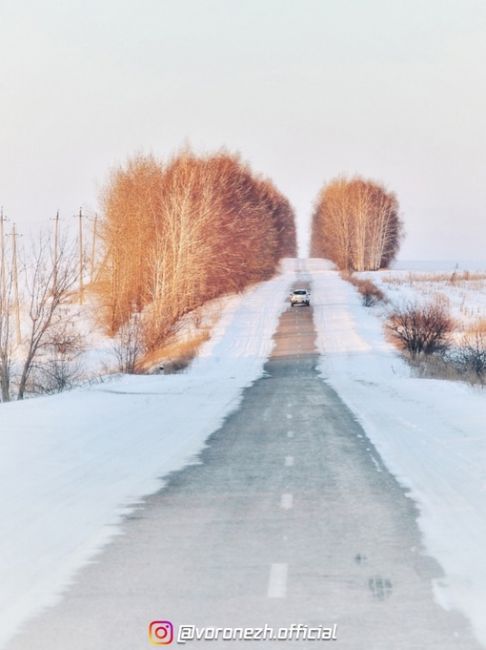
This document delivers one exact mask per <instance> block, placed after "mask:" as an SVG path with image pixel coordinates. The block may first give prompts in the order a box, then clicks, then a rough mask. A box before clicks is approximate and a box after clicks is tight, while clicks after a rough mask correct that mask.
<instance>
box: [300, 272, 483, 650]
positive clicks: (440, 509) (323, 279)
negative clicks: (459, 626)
mask: <svg viewBox="0 0 486 650" xmlns="http://www.w3.org/2000/svg"><path fill="white" fill-rule="evenodd" d="M328 269H329V265H328V264H326V263H325V262H324V261H323V260H310V261H309V262H308V270H309V272H310V274H311V279H312V295H313V307H314V314H315V323H316V329H317V331H318V336H317V345H318V348H319V352H320V353H321V354H322V355H323V356H322V357H321V361H320V370H321V373H322V376H323V377H324V378H325V379H326V380H327V381H328V382H329V383H330V384H331V385H332V386H333V387H334V388H335V389H336V391H337V392H338V393H339V395H340V397H341V398H342V399H343V400H344V401H345V402H346V404H347V405H348V406H349V408H350V409H351V410H352V411H353V413H354V414H355V415H356V417H357V419H358V420H359V421H360V423H361V424H362V426H363V428H364V429H365V431H366V433H367V435H368V436H369V438H370V440H371V441H372V442H373V444H374V445H375V446H376V448H377V449H378V451H379V452H380V454H381V456H382V459H383V461H384V462H385V464H386V465H387V467H388V468H389V469H390V471H392V472H393V473H394V475H395V476H396V477H397V478H398V480H399V481H400V482H401V483H402V484H403V485H405V486H406V487H407V488H409V489H410V493H411V496H412V498H414V499H415V500H416V502H417V504H418V506H419V511H420V516H419V526H420V528H421V530H422V532H423V535H424V541H425V545H426V549H427V552H428V553H430V554H431V555H432V556H434V557H435V558H436V559H437V560H438V562H439V563H440V564H441V566H442V568H443V570H444V572H445V576H444V578H443V579H441V580H440V581H438V582H437V584H436V585H435V592H436V596H437V598H438V600H439V602H440V603H441V604H442V606H443V607H445V608H456V609H459V610H461V611H462V612H463V613H464V614H465V615H466V616H467V617H468V618H469V619H470V620H471V622H472V624H473V627H474V629H475V632H476V635H477V637H478V639H479V640H480V642H482V643H483V644H485V645H486V617H485V616H484V603H485V602H486V564H485V562H484V553H483V547H484V541H485V540H486V394H485V393H484V391H481V390H480V389H473V388H470V387H468V386H466V385H464V384H462V383H459V382H447V381H440V380H432V379H418V378H414V377H412V376H411V373H410V371H409V368H408V366H407V365H406V364H405V363H404V362H403V361H402V360H401V359H400V358H399V356H398V355H397V354H396V353H395V352H394V350H393V348H392V347H391V346H390V345H389V344H388V343H387V342H386V341H385V338H384V335H383V323H382V321H381V320H380V319H379V318H378V317H377V316H376V315H374V314H373V312H372V311H370V310H369V309H366V308H365V307H363V306H362V304H361V300H360V297H359V295H358V294H357V292H356V290H355V289H354V288H353V287H352V286H351V285H350V284H349V283H347V282H345V281H343V280H342V279H341V278H340V277H339V274H338V273H337V272H336V271H332V270H328Z"/></svg>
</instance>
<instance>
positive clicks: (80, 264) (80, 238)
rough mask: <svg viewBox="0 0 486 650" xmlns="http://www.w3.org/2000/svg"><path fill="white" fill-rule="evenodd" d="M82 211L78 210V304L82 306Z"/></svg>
mask: <svg viewBox="0 0 486 650" xmlns="http://www.w3.org/2000/svg"><path fill="white" fill-rule="evenodd" d="M83 293H84V283H83V210H82V208H79V304H80V305H82V304H83Z"/></svg>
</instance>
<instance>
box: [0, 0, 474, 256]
mask: <svg viewBox="0 0 486 650" xmlns="http://www.w3.org/2000/svg"><path fill="white" fill-rule="evenodd" d="M485 62H486V1H485V0H420V1H418V0H404V1H398V0H136V1H135V0H133V1H128V0H96V1H95V0H36V1H34V0H23V1H22V0H0V134H1V140H0V204H2V205H3V206H4V209H5V211H6V213H7V214H8V216H9V217H10V218H11V219H12V220H15V221H16V222H17V225H18V228H19V229H20V230H21V231H22V230H24V231H28V230H29V228H32V225H33V224H39V225H40V224H44V225H45V224H46V223H48V219H49V218H50V217H52V216H53V215H54V214H55V212H56V210H57V209H58V208H59V209H60V210H61V213H62V215H63V216H64V217H65V218H66V219H68V218H70V215H71V214H74V213H75V212H76V211H77V210H78V209H79V206H80V205H82V206H83V207H85V208H86V209H90V210H95V209H96V207H97V198H98V195H99V189H100V187H101V186H102V184H103V182H104V180H105V179H106V177H107V174H108V172H109V170H110V168H111V167H113V166H114V165H116V164H118V163H120V162H123V161H124V160H125V159H126V158H127V157H128V156H129V155H131V154H133V153H135V152H147V153H148V152H152V153H154V154H156V155H157V156H160V157H162V158H166V157H168V156H170V154H171V153H172V152H174V150H176V149H177V148H178V147H180V146H181V145H183V144H187V143H189V144H190V145H192V147H193V148H194V149H195V150H196V151H211V150H215V149H218V148H220V147H223V146H224V147H226V148H228V149H229V150H231V151H239V152H241V154H242V156H243V158H244V159H245V160H247V161H249V162H250V163H251V165H252V166H253V168H254V169H255V170H256V171H259V172H263V173H264V174H265V175H268V176H269V177H271V178H272V179H273V180H274V182H275V183H276V185H277V186H278V187H279V189H280V190H281V191H282V192H283V193H284V194H286V195H287V196H288V198H289V199H290V201H291V202H292V204H293V205H294V207H295V209H296V211H297V216H298V222H299V233H300V236H301V243H303V242H304V241H305V233H306V227H307V223H308V220H309V217H310V214H311V211H312V204H313V202H314V200H315V197H316V195H317V192H318V191H319V189H320V187H321V186H322V184H323V183H324V182H325V181H326V180H330V179H331V178H333V177H334V176H336V175H338V174H341V173H348V174H352V173H355V172H357V173H360V174H362V175H364V176H367V177H371V178H374V179H377V180H381V181H383V182H384V183H385V184H386V185H387V187H389V188H390V189H392V190H394V191H395V192H396V193H397V195H398V198H399V201H400V205H401V210H402V213H403V218H404V221H405V224H406V231H407V237H406V240H405V242H404V245H403V248H402V253H401V255H400V257H401V258H405V259H485V258H486V254H485V239H486V218H485V217H486V165H485V156H486V72H485Z"/></svg>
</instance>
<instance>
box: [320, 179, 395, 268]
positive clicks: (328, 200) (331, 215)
mask: <svg viewBox="0 0 486 650" xmlns="http://www.w3.org/2000/svg"><path fill="white" fill-rule="evenodd" d="M401 231H402V224H401V221H400V218H399V208H398V201H397V199H396V196H395V195H394V194H393V193H391V192H387V191H386V189H385V188H384V187H383V186H382V185H381V184H379V183H376V182H374V181H369V180H364V179H362V178H360V177H355V178H352V179H351V180H348V179H346V178H344V177H343V178H338V179H336V180H334V181H331V182H330V183H329V184H328V185H327V186H325V187H324V188H323V190H322V191H321V193H320V194H319V197H318V200H317V203H316V207H315V210H314V217H313V231H312V254H313V255H315V256H318V257H319V256H324V257H327V258H328V259H331V260H332V261H334V262H335V263H336V264H337V266H338V267H339V268H340V269H342V270H346V271H367V270H376V269H380V268H384V267H386V266H388V264H389V263H390V262H391V261H392V260H393V258H394V257H395V255H396V253H397V251H398V247H399V243H400V237H401Z"/></svg>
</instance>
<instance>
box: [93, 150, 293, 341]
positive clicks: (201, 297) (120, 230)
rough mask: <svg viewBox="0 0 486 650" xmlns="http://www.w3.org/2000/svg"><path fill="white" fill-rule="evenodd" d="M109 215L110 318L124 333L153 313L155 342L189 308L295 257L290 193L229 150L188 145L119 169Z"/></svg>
mask: <svg viewBox="0 0 486 650" xmlns="http://www.w3.org/2000/svg"><path fill="white" fill-rule="evenodd" d="M103 213H104V217H103V221H102V224H101V237H102V240H103V243H104V256H103V259H102V263H101V268H100V272H99V274H98V278H99V280H98V282H97V283H96V289H97V290H98V292H99V294H100V296H101V298H102V302H103V305H104V307H105V317H106V324H107V326H108V329H109V330H110V332H111V333H115V332H116V331H118V329H119V328H120V326H121V325H123V324H124V323H127V322H128V321H129V319H130V318H131V316H132V315H133V314H134V313H143V323H144V328H143V329H144V336H145V346H146V349H153V348H154V347H156V346H157V345H158V344H159V343H160V342H161V341H162V340H163V339H164V338H165V337H166V336H167V334H168V333H169V332H170V330H171V328H172V327H173V325H174V323H175V322H176V321H177V320H178V319H179V318H180V317H181V316H182V315H183V314H185V313H187V312H188V311H190V310H192V309H194V308H196V307H198V306H199V305H201V304H202V303H203V302H204V301H206V300H209V299H211V298H214V297H216V296H219V295H222V294H224V293H228V292H231V291H239V290H241V289H243V288H244V287H245V286H247V285H248V284H249V283H251V282H255V281H258V280H262V279H265V278H268V277H271V275H272V274H273V273H274V272H275V270H276V266H277V263H278V261H279V259H280V258H281V257H283V256H289V255H294V254H295V226H294V215H293V211H292V208H291V206H290V204H289V203H288V201H287V199H285V198H284V197H283V196H282V195H281V194H280V193H279V192H278V191H277V190H276V188H275V187H274V186H273V184H272V183H271V182H270V181H268V180H266V179H262V178H259V177H256V176H255V175H254V174H253V173H252V172H251V170H250V169H249V167H248V166H247V165H245V164H244V163H242V162H241V160H240V159H239V157H238V156H234V155H230V154H228V153H226V152H221V153H217V154H215V155H210V156H203V157H201V156H196V155H194V154H193V153H191V152H190V151H183V152H182V153H180V154H178V155H176V156H175V157H174V158H173V159H172V160H171V161H169V162H168V164H166V165H163V164H162V163H160V162H159V161H157V160H155V159H154V158H153V157H144V156H138V157H136V158H134V159H132V160H131V161H129V162H128V164H127V165H126V166H125V167H123V168H120V169H118V170H117V171H115V172H114V173H113V174H112V176H111V179H110V181H109V183H108V185H107V187H106V189H105V191H104V194H103Z"/></svg>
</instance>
